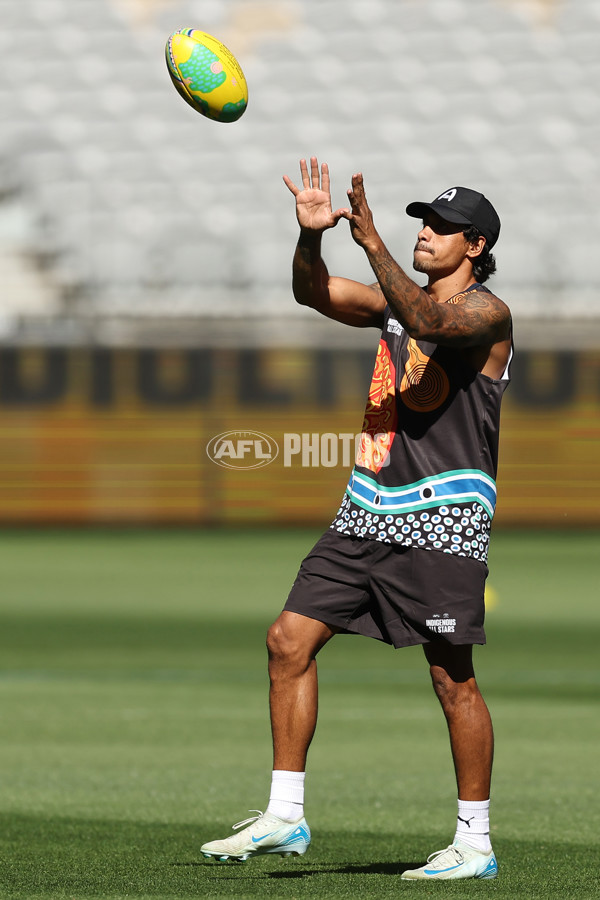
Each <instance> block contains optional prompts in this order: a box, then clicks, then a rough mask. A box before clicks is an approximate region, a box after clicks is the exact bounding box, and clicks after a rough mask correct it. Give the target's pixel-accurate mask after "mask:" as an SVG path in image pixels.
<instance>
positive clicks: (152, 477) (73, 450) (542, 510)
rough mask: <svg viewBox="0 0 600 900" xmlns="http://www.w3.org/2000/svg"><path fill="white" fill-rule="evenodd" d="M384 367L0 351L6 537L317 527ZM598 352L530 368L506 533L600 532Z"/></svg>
mask: <svg viewBox="0 0 600 900" xmlns="http://www.w3.org/2000/svg"><path fill="white" fill-rule="evenodd" d="M373 357H374V354H373V353H370V352H365V351H362V350H361V351H347V352H346V351H338V350H306V349H301V350H292V351H290V350H273V349H259V350H225V349H202V348H200V349H194V350H164V351H162V350H159V349H158V350H148V349H146V350H144V349H142V350H139V349H138V350H122V349H105V348H96V349H78V348H73V349H65V348H44V349H36V348H14V347H10V348H4V349H1V350H0V432H1V440H0V520H1V521H2V523H4V524H48V523H57V524H102V523H104V524H152V525H156V524H163V525H168V524H190V525H192V524H194V525H196V524H198V525H209V524H240V523H265V524H266V523H269V524H311V525H314V524H317V525H323V526H326V525H327V524H328V523H329V521H330V520H331V519H332V518H333V515H334V514H335V512H336V510H337V507H338V504H339V502H340V500H341V497H342V494H343V491H344V488H345V485H346V480H347V475H348V471H349V469H350V467H351V465H352V461H353V455H354V439H355V436H356V434H357V433H358V432H359V431H360V428H361V426H362V419H363V408H364V402H365V398H366V393H367V388H368V384H369V381H370V376H371V370H372V364H373ZM599 448H600V352H598V351H594V352H586V353H580V354H578V353H574V352H564V353H538V352H522V353H520V354H519V355H518V356H517V358H516V360H515V363H514V366H513V383H512V384H511V386H510V388H509V390H508V391H507V393H506V395H505V400H504V405H503V420H502V434H501V444H500V471H499V477H498V494H499V497H498V510H497V517H496V521H497V523H499V524H505V525H536V526H540V525H541V526H548V527H557V528H563V527H565V526H573V527H580V526H597V525H599V524H600V513H599V508H598V507H599V500H600V460H599V452H598V451H599Z"/></svg>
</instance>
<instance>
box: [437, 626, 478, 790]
mask: <svg viewBox="0 0 600 900" xmlns="http://www.w3.org/2000/svg"><path fill="white" fill-rule="evenodd" d="M424 650H425V656H426V658H427V661H428V663H429V666H430V672H431V678H432V681H433V687H434V690H435V692H436V694H437V696H438V699H439V701H440V703H441V704H442V709H443V710H444V715H445V716H446V721H447V723H448V731H449V732H450V746H451V748H452V758H453V760H454V770H455V772H456V782H457V786H458V799H459V800H472V801H478V800H488V799H489V796H490V783H491V777H492V761H493V756H494V732H493V729H492V720H491V718H490V714H489V711H488V708H487V706H486V704H485V701H484V699H483V697H482V696H481V693H480V691H479V688H478V686H477V682H476V681H475V674H474V671H473V654H472V650H473V648H472V647H470V646H458V647H456V646H452V645H451V644H444V643H442V642H439V643H437V642H436V643H431V644H425V646H424Z"/></svg>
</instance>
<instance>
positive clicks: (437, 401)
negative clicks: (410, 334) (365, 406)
mask: <svg viewBox="0 0 600 900" xmlns="http://www.w3.org/2000/svg"><path fill="white" fill-rule="evenodd" d="M449 392H450V382H449V381H448V376H447V375H446V373H445V372H444V370H443V369H442V367H441V366H440V365H439V364H438V363H436V362H435V361H434V360H433V359H431V357H430V356H426V354H425V353H423V352H422V350H420V349H419V347H418V346H417V342H416V341H414V340H413V339H412V338H410V340H409V342H408V359H407V361H406V366H405V367H404V376H403V378H402V382H401V384H400V399H401V400H402V402H403V403H404V404H405V406H408V408H409V409H412V410H414V411H415V412H433V410H434V409H437V408H438V407H439V406H441V405H442V403H443V402H444V401H445V400H446V398H447V397H448V394H449Z"/></svg>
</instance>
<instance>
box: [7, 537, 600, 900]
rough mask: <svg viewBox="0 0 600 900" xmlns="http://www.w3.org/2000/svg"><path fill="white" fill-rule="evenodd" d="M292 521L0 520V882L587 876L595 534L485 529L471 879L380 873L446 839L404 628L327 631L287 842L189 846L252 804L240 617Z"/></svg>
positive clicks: (583, 885)
mask: <svg viewBox="0 0 600 900" xmlns="http://www.w3.org/2000/svg"><path fill="white" fill-rule="evenodd" d="M316 536H317V535H315V534H314V533H312V532H308V531H290V532H285V531H279V532H270V531H259V532H250V531H239V532H213V533H207V532H127V531H123V532H87V533H74V532H30V533H26V532H4V533H3V534H2V535H1V536H0V571H1V572H2V581H3V595H2V599H1V601H0V648H1V656H0V709H1V710H2V716H1V720H0V728H1V730H2V734H1V740H0V771H1V772H2V783H3V787H2V803H1V805H0V810H1V812H0V818H1V820H2V821H1V826H0V845H1V853H2V866H1V867H0V897H2V898H30V900H34V898H76V900H91V898H101V897H102V898H112V900H118V898H125V897H128V898H138V900H141V898H155V900H156V898H165V900H166V898H180V897H183V898H192V897H194V898H196V897H198V896H201V897H215V898H217V897H236V898H245V897H248V898H253V897H259V896H263V897H286V898H296V897H297V898H302V897H318V898H327V897H332V898H333V897H336V898H346V897H348V898H351V897H352V898H354V897H357V896H362V897H382V898H383V897H388V896H389V897H391V896H397V895H398V894H402V893H405V892H408V893H410V894H411V896H414V895H416V894H417V893H418V895H419V896H433V895H436V896H444V897H471V896H473V897H478V896H483V895H485V896H493V897H495V898H517V897H518V898H521V897H522V898H538V897H539V898H542V897H543V898H556V900H559V898H560V900H569V898H577V900H585V898H593V897H600V888H599V887H598V878H597V866H598V849H599V843H600V839H599V834H600V828H599V827H598V826H599V822H598V808H597V801H596V780H595V771H596V767H597V762H596V757H597V748H598V746H599V743H600V742H599V738H600V723H599V717H598V700H597V698H598V688H599V682H600V678H599V676H598V665H597V658H598V638H599V636H600V612H599V611H598V607H597V603H596V599H595V595H596V592H597V586H596V585H597V564H596V560H597V558H598V535H597V534H594V533H586V534H569V533H567V534H558V533H556V534H550V533H547V534H528V533H521V534H509V533H502V532H499V533H497V534H496V535H495V536H494V549H493V556H492V559H491V570H492V573H491V576H490V583H491V585H492V587H493V597H494V598H495V599H496V601H497V602H496V603H495V605H493V607H492V608H491V610H490V613H489V616H488V621H487V631H488V640H489V644H488V646H487V647H486V648H478V650H477V651H476V662H477V668H478V674H479V680H480V683H481V685H482V688H483V689H484V692H485V695H486V698H487V700H488V704H489V706H490V708H491V711H492V715H493V718H494V722H495V730H496V736H497V755H496V763H495V772H494V799H493V807H492V823H493V840H494V846H495V849H496V851H497V855H498V857H499V862H500V877H499V878H498V879H497V880H496V881H494V882H455V883H450V882H444V883H443V885H442V884H434V885H432V884H414V883H410V882H402V881H401V880H400V879H399V877H398V876H399V873H400V872H401V871H402V869H403V868H406V867H407V866H409V865H414V864H420V863H422V862H423V861H424V858H425V856H426V855H427V854H428V853H429V852H431V851H433V850H435V849H438V848H440V847H442V846H445V845H446V844H447V843H448V841H449V840H450V838H451V837H452V832H453V827H454V814H455V787H454V781H453V774H452V771H451V762H450V755H449V749H448V741H447V735H446V729H445V725H444V722H443V718H442V715H441V713H440V711H439V709H438V707H437V701H435V698H434V697H433V694H432V691H431V688H430V686H429V682H428V675H427V671H426V668H425V666H424V663H423V658H422V651H421V650H420V648H411V649H409V650H405V651H399V652H395V651H393V650H391V649H390V648H388V647H386V646H384V645H381V644H378V643H376V642H372V641H368V640H365V639H361V638H351V637H345V638H342V637H340V638H338V639H336V640H335V641H333V642H332V643H331V644H330V645H329V646H328V647H326V648H325V650H324V651H323V652H322V655H321V657H320V676H321V712H320V721H319V726H318V730H317V737H316V739H315V743H314V745H313V747H312V748H311V754H310V766H309V776H308V791H307V815H308V819H309V822H310V824H311V828H312V830H313V837H314V842H313V846H312V847H311V849H310V850H309V852H308V854H307V855H306V856H305V857H303V858H301V859H297V860H282V859H280V858H279V857H265V858H261V859H257V860H253V861H251V862H249V863H246V864H243V865H240V864H229V865H218V864H216V863H214V862H211V861H208V860H204V858H203V857H201V856H200V854H199V852H198V851H199V845H200V843H201V842H202V841H203V840H207V839H212V838H213V837H220V836H224V835H225V834H228V833H229V829H230V825H231V823H232V822H233V821H236V820H237V819H241V818H244V817H245V816H246V814H247V813H246V810H247V808H248V807H252V806H255V805H256V806H258V807H259V808H261V807H264V804H265V798H266V796H267V793H268V787H269V776H270V745H269V732H268V713H267V704H266V692H267V678H266V672H265V651H264V632H265V628H266V626H267V625H268V623H269V621H270V619H271V618H272V617H273V616H274V615H275V613H276V612H277V611H278V609H279V607H280V605H281V602H282V599H283V598H284V597H285V595H286V594H287V591H288V589H289V586H290V584H291V581H292V580H293V578H294V576H295V572H296V568H297V565H298V562H299V560H300V558H301V556H302V555H303V553H304V552H305V551H306V550H307V549H308V548H309V547H310V545H311V543H312V541H313V539H314V538H315V537H316Z"/></svg>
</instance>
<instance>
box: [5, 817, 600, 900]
mask: <svg viewBox="0 0 600 900" xmlns="http://www.w3.org/2000/svg"><path fill="white" fill-rule="evenodd" d="M213 827H214V830H215V832H217V831H218V830H219V829H220V828H222V827H223V825H222V823H216V824H215V823H214V822H212V823H202V827H201V828H200V827H199V826H197V825H192V824H159V823H139V822H127V821H96V820H85V819H81V820H79V819H60V818H45V817H43V816H38V817H36V816H33V815H32V816H25V815H10V814H4V815H2V816H0V854H1V856H2V861H3V862H2V866H1V867H0V897H2V898H3V900H4V898H6V900H17V898H18V900H31V898H36V900H46V898H47V900H50V898H52V900H55V898H56V900H58V898H63V900H64V898H76V900H92V898H94V900H98V898H113V900H122V898H124V897H128V898H132V900H135V898H140V900H141V898H144V900H147V898H161V900H176V898H187V900H192V898H194V900H197V898H198V897H203V898H218V897H233V898H236V900H239V898H254V897H257V898H258V897H276V898H282V897H289V896H290V891H292V893H293V896H294V897H306V898H309V897H311V898H312V897H314V898H325V897H335V898H336V900H337V898H356V897H361V898H370V897H378V898H381V897H388V896H393V895H394V896H395V895H396V894H397V893H398V892H401V891H402V890H405V889H410V884H411V883H410V882H403V881H401V880H400V877H399V876H400V875H401V874H402V872H404V871H405V870H406V869H408V868H415V867H416V866H419V865H422V864H423V862H424V860H423V858H422V856H421V854H422V853H423V851H428V850H432V849H435V848H436V846H438V845H439V835H438V836H435V835H434V836H432V835H417V834H410V835H391V834H381V835H378V834H374V833H372V832H368V833H356V832H343V831H337V832H330V833H324V832H323V833H319V834H318V837H317V840H316V842H315V845H314V847H312V848H311V850H310V852H309V855H308V857H300V858H293V859H286V860H284V859H281V858H280V857H278V856H268V855H266V856H262V857H260V858H257V859H255V860H252V861H251V862H248V863H245V864H244V863H217V862H216V861H210V860H204V859H203V858H202V857H201V856H200V842H201V841H200V831H202V832H204V833H206V831H208V830H211V831H212V830H213ZM400 844H401V846H402V857H403V860H407V861H400V860H398V858H397V856H398V851H399V845H400ZM440 846H441V845H440ZM496 849H497V850H498V851H499V856H500V873H501V877H500V878H499V879H498V881H497V882H493V883H491V886H490V883H485V884H484V883H483V882H469V883H468V884H467V883H465V882H446V883H445V888H444V896H448V897H455V896H456V897H464V896H466V895H467V893H468V895H469V896H471V895H474V896H478V895H479V893H480V891H481V892H482V893H483V892H485V893H486V894H487V895H488V896H489V894H490V892H493V894H494V897H495V900H497V898H500V897H501V898H507V900H509V898H510V900H514V898H517V897H519V898H520V897H523V898H525V897H526V898H528V900H531V898H538V897H539V898H544V900H549V898H552V900H567V898H579V900H581V898H583V897H585V898H586V900H588V898H591V897H599V896H600V888H599V887H598V880H597V856H596V853H597V850H596V848H593V847H589V846H587V847H579V846H573V845H559V844H551V843H550V842H545V843H544V845H543V846H540V845H534V844H532V843H526V842H522V843H520V842H514V843H511V844H505V845H504V846H503V845H502V843H501V842H499V843H498V846H497V848H496ZM408 860H410V861H408ZM484 888H485V891H484V890H483V889H484ZM412 890H413V891H414V886H413V888H412Z"/></svg>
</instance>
